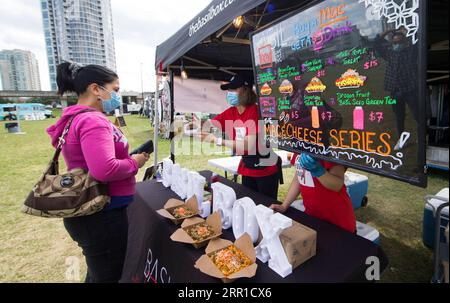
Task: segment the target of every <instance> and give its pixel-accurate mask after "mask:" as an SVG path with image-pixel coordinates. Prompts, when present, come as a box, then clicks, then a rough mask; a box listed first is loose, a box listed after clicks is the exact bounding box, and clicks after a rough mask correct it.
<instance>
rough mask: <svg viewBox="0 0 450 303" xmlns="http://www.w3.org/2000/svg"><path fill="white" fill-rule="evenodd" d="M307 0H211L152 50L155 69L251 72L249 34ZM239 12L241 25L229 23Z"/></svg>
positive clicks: (220, 74)
mask: <svg viewBox="0 0 450 303" xmlns="http://www.w3.org/2000/svg"><path fill="white" fill-rule="evenodd" d="M311 2H312V1H311V0H303V1H299V0H273V1H267V0H234V1H233V0H214V1H212V2H211V3H210V4H209V5H208V6H207V7H206V8H205V9H204V10H203V11H202V12H200V13H199V14H198V15H197V16H196V17H195V18H194V19H192V20H191V21H189V22H188V23H187V24H186V25H185V26H183V27H182V28H181V29H180V30H179V31H178V32H176V33H175V34H174V35H173V36H172V37H170V38H169V39H168V40H166V41H165V42H164V43H162V44H161V45H159V46H158V47H157V50H156V65H155V68H156V70H160V71H162V70H171V71H172V72H173V73H174V74H175V75H179V74H180V71H181V67H182V66H183V67H184V68H185V69H186V70H187V71H188V72H189V77H190V78H196V79H211V80H229V79H230V77H231V76H230V75H232V74H234V73H237V72H240V73H249V74H251V73H252V70H253V69H252V61H251V51H250V41H249V34H250V33H251V32H253V31H254V30H256V29H258V28H260V27H262V26H264V25H267V24H269V23H271V22H273V21H274V20H276V19H278V18H280V17H282V16H283V15H285V14H286V13H288V12H290V11H293V10H295V9H298V8H300V7H301V6H303V5H306V4H309V3H311ZM238 16H243V18H244V19H245V22H244V25H243V26H241V27H240V28H236V27H235V26H233V24H232V23H233V20H234V19H235V18H236V17H238Z"/></svg>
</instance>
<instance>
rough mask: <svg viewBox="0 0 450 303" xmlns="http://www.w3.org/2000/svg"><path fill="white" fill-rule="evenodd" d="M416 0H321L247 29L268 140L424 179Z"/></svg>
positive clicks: (421, 23)
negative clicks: (267, 24)
mask: <svg viewBox="0 0 450 303" xmlns="http://www.w3.org/2000/svg"><path fill="white" fill-rule="evenodd" d="M425 8H426V3H425V1H422V0H406V1H396V0H377V1H373V0H346V1H345V0H333V1H332V0H327V1H313V4H312V5H310V6H308V7H305V8H302V9H301V10H300V11H297V12H294V13H292V14H290V15H288V16H286V17H284V18H282V19H281V20H279V21H277V22H276V23H275V24H272V25H271V26H270V27H268V28H263V29H261V30H259V31H257V32H255V33H254V34H252V36H251V41H252V54H253V66H254V73H255V78H256V83H257V91H258V96H259V110H260V116H261V119H263V120H264V122H265V135H266V140H267V141H268V142H270V143H271V145H272V146H274V147H277V148H280V149H284V150H288V151H292V152H296V153H302V152H307V153H309V154H312V155H314V156H315V157H317V158H320V159H323V160H327V161H332V162H337V163H340V164H343V165H345V166H347V167H353V168H356V169H360V170H364V171H368V172H371V173H375V174H379V175H383V176H387V177H389V178H394V179H397V180H402V181H405V182H409V183H411V184H414V185H418V186H422V187H425V186H426V167H425V129H426V122H425V121H426V116H425V112H426V108H425V100H426V91H425V89H426V86H425V84H426V83H425V76H426V75H425V73H426V44H425V41H426V37H425V24H426V20H425V17H424V16H425Z"/></svg>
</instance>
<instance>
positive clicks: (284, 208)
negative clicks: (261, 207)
mask: <svg viewBox="0 0 450 303" xmlns="http://www.w3.org/2000/svg"><path fill="white" fill-rule="evenodd" d="M288 208H289V206H286V205H284V204H272V205H271V206H270V209H272V210H274V211H276V212H279V213H282V214H283V213H285V212H286V211H287V210H288Z"/></svg>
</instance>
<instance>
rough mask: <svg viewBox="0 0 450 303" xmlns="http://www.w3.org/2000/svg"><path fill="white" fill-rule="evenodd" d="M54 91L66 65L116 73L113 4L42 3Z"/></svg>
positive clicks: (98, 0) (97, 0) (81, 0)
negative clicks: (59, 68) (59, 70)
mask: <svg viewBox="0 0 450 303" xmlns="http://www.w3.org/2000/svg"><path fill="white" fill-rule="evenodd" d="M41 9H42V17H43V21H44V33H45V41H46V45H47V57H48V63H49V72H50V83H51V88H52V90H57V86H56V67H57V66H58V64H60V63H62V62H64V61H74V62H78V63H81V64H84V65H87V64H98V65H102V66H106V67H108V68H110V69H112V70H114V71H115V70H116V55H115V47H114V33H113V22H112V12H111V2H110V0H41Z"/></svg>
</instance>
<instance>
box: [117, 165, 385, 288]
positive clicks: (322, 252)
mask: <svg viewBox="0 0 450 303" xmlns="http://www.w3.org/2000/svg"><path fill="white" fill-rule="evenodd" d="M201 174H202V175H203V176H205V177H206V178H207V179H208V180H209V177H210V175H211V172H209V171H204V172H201ZM220 182H222V183H224V184H226V185H228V186H230V187H232V188H233V189H234V190H235V191H236V196H237V198H238V199H240V198H243V197H250V198H252V199H253V200H254V201H255V203H256V204H264V205H266V206H268V205H270V204H272V203H274V202H275V201H274V200H273V199H271V198H268V197H266V196H263V195H261V194H259V193H257V192H254V191H252V190H250V189H248V188H246V187H244V186H242V185H240V184H236V183H233V182H231V181H228V180H226V179H223V178H221V179H220ZM170 198H178V197H177V195H176V194H175V193H174V192H172V191H171V190H170V189H167V188H164V187H163V185H162V184H161V183H157V182H156V181H148V182H143V183H139V184H137V188H136V196H135V201H134V202H133V204H132V205H130V206H129V209H128V217H129V231H128V250H127V256H126V260H125V265H124V270H123V275H122V279H121V282H125V283H130V282H133V283H140V282H153V283H155V282H156V283H167V282H172V283H190V282H194V283H196V282H201V283H203V282H220V280H218V279H215V278H212V277H209V276H207V275H205V274H203V273H201V272H200V271H199V270H197V269H196V268H194V264H195V262H196V261H197V259H198V258H199V257H200V256H201V255H202V254H204V249H199V250H196V249H195V248H194V247H192V246H191V245H188V244H182V243H177V242H173V241H172V240H170V236H171V234H172V233H173V232H174V231H175V230H176V229H177V228H178V227H177V226H175V225H174V224H173V223H172V222H171V221H169V220H167V219H165V218H163V217H161V216H159V215H158V214H157V213H156V211H157V210H158V209H161V208H162V207H163V206H164V204H165V203H166V202H167V200H168V199H170ZM286 215H287V216H288V217H290V218H292V219H293V220H295V221H297V222H299V223H301V224H303V225H306V226H308V227H310V228H312V229H314V230H316V231H317V254H316V256H315V257H313V258H312V259H310V260H309V261H307V262H306V263H304V264H302V265H300V266H299V267H298V268H296V269H295V270H294V271H293V273H292V274H291V275H289V276H288V277H286V278H284V279H283V278H281V277H280V276H279V275H278V274H276V273H275V272H274V271H272V270H271V269H270V268H269V267H268V264H263V263H261V262H259V261H257V262H258V270H257V273H256V276H255V277H253V278H252V279H241V280H239V282H255V283H272V282H275V283H278V282H285V283H305V282H311V283H316V282H355V281H367V280H366V278H365V273H366V270H367V268H368V265H366V260H367V258H368V257H370V256H376V257H378V258H379V260H380V267H381V271H382V270H384V269H385V268H386V266H387V264H388V261H387V258H386V255H385V254H384V252H383V250H382V249H381V247H379V246H378V245H375V244H373V243H372V242H370V241H368V240H366V239H364V238H361V237H358V236H356V235H354V234H351V233H348V232H346V231H344V230H342V229H340V228H338V227H336V226H334V225H332V224H329V223H326V222H323V221H320V220H318V219H315V218H312V217H310V216H308V215H306V214H304V213H302V212H300V211H298V210H295V209H290V210H288V212H287V213H286ZM222 238H224V239H228V240H231V241H234V236H233V232H232V229H229V230H224V231H223V235H222Z"/></svg>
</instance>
